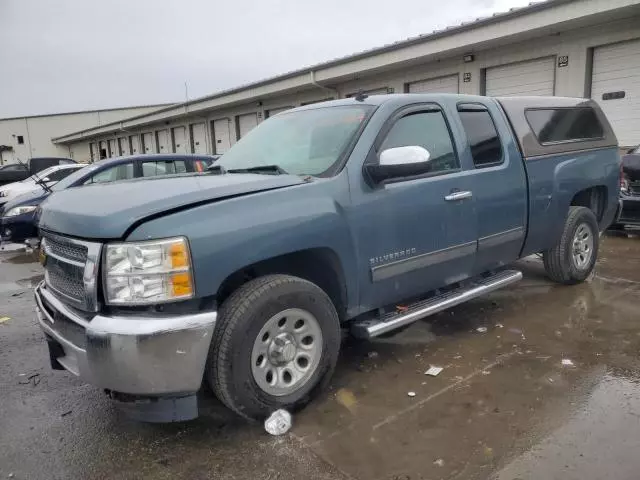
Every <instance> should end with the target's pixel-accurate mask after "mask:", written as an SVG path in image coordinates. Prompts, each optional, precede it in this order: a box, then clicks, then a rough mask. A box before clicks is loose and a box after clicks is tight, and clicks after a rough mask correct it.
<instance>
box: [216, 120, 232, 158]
mask: <svg viewBox="0 0 640 480" xmlns="http://www.w3.org/2000/svg"><path fill="white" fill-rule="evenodd" d="M213 139H214V141H213V153H216V154H218V155H221V154H223V153H225V152H226V151H227V150H229V149H230V148H231V120H229V119H228V118H220V119H218V120H214V121H213Z"/></svg>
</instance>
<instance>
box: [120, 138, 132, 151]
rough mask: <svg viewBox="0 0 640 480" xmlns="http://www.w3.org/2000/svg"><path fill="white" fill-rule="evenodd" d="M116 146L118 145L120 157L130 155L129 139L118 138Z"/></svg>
mask: <svg viewBox="0 0 640 480" xmlns="http://www.w3.org/2000/svg"><path fill="white" fill-rule="evenodd" d="M118 144H119V145H120V155H122V156H126V155H131V148H130V145H129V139H128V138H127V137H122V138H119V139H118Z"/></svg>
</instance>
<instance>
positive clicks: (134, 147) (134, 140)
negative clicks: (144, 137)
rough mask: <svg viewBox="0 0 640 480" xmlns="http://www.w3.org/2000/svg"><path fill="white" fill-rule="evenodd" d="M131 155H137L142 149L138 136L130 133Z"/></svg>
mask: <svg viewBox="0 0 640 480" xmlns="http://www.w3.org/2000/svg"><path fill="white" fill-rule="evenodd" d="M130 138H131V155H137V154H139V153H140V152H141V151H142V148H141V147H140V136H139V135H131V137H130Z"/></svg>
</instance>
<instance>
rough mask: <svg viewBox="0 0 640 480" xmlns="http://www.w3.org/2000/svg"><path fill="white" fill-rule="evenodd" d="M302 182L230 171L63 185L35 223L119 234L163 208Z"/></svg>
mask: <svg viewBox="0 0 640 480" xmlns="http://www.w3.org/2000/svg"><path fill="white" fill-rule="evenodd" d="M302 183H304V181H303V180H302V179H301V178H300V177H298V176H295V175H257V174H245V173H234V174H225V175H189V176H174V177H156V178H147V179H138V180H131V181H125V182H116V183H107V184H103V185H89V186H86V187H76V188H68V189H66V190H62V191H60V192H55V193H54V194H52V195H51V196H50V197H49V198H48V199H47V200H46V201H45V202H44V203H43V204H42V207H41V211H40V212H39V214H38V215H39V227H40V228H42V229H44V230H48V231H52V232H56V233H60V234H64V235H69V236H74V237H80V238H94V239H96V238H97V239H109V238H122V237H123V236H124V235H125V232H126V231H127V230H128V229H129V228H130V227H131V226H132V225H134V224H137V223H140V222H142V221H144V220H145V219H147V218H149V217H155V216H158V215H162V214H163V213H165V212H171V211H176V210H180V209H183V208H188V207H190V206H194V205H200V204H204V203H211V202H215V201H219V200H222V199H225V198H229V197H237V196H240V195H249V194H252V193H257V192H262V191H266V190H273V189H280V188H285V187H290V186H293V185H299V184H302ZM207 220H210V221H215V220H214V219H207Z"/></svg>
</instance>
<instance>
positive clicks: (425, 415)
mask: <svg viewBox="0 0 640 480" xmlns="http://www.w3.org/2000/svg"><path fill="white" fill-rule="evenodd" d="M35 260H36V259H35V257H34V256H33V255H26V254H24V253H19V252H14V253H7V252H0V479H2V478H16V479H76V478H77V479H103V478H104V479H107V478H109V479H130V478H131V479H134V478H135V479H138V478H140V479H165V478H167V479H168V478H171V479H174V478H178V479H181V478H184V479H214V478H215V479H218V478H220V479H227V478H228V479H252V480H258V479H265V480H266V479H274V480H275V479H298V478H300V479H385V480H386V479H390V480H416V479H497V480H516V479H519V480H528V479H544V480H552V479H563V480H571V479H580V480H587V479H604V478H607V479H609V480H617V479H637V478H640V473H639V472H640V455H638V452H639V451H640V237H637V236H633V235H630V236H606V237H603V244H602V246H601V259H600V262H599V264H598V269H597V274H596V276H595V277H594V278H593V280H592V281H591V282H589V283H586V284H583V285H578V286H574V287H564V286H557V285H554V284H552V283H550V282H549V281H548V280H547V279H546V278H545V276H544V272H543V270H542V267H541V264H540V262H539V261H538V260H536V259H527V260H525V261H523V262H520V268H521V269H522V270H523V272H524V274H525V278H524V279H523V281H521V282H520V283H519V284H517V285H515V286H512V287H509V288H507V289H504V290H502V291H499V292H496V293H494V294H492V295H490V296H488V297H485V298H482V299H478V300H476V301H473V302H470V303H468V304H465V305H462V306H460V307H457V308H454V309H452V310H449V311H446V312H443V313H441V314H439V315H436V316H434V317H431V318H430V319H428V320H426V321H420V322H418V323H416V324H414V325H413V326H412V327H410V328H409V329H407V330H404V331H403V332H401V333H399V334H397V335H395V336H394V337H391V338H386V339H382V340H379V341H375V342H357V341H353V340H346V341H345V343H344V345H343V349H342V356H341V359H340V362H339V365H338V369H337V372H336V375H335V378H334V381H333V382H332V385H331V388H330V390H329V391H328V392H326V393H325V394H324V395H323V396H322V397H321V398H319V399H318V400H317V401H316V402H314V403H312V404H311V405H310V406H309V407H307V408H306V409H305V410H304V411H302V412H299V413H297V414H296V415H295V416H294V427H293V429H292V430H291V432H290V433H288V434H287V435H285V436H282V437H271V436H269V435H268V434H267V433H265V432H264V430H263V429H262V428H261V426H260V425H257V424H249V423H246V422H244V421H243V420H239V419H238V418H236V417H234V416H233V415H232V414H230V413H228V412H227V411H226V410H225V409H224V408H223V407H221V406H220V405H219V404H218V403H217V402H216V401H215V399H214V398H212V397H211V396H210V395H208V396H206V397H205V398H204V401H203V408H202V410H203V412H202V415H201V417H200V418H199V419H198V420H195V421H193V422H188V423H183V424H168V425H151V424H142V423H136V422H133V421H131V420H128V419H127V418H125V417H124V416H123V415H122V414H121V413H119V412H118V411H117V410H115V409H114V408H113V407H112V406H111V404H110V403H109V401H108V400H107V398H105V396H104V395H103V394H102V392H101V391H99V390H98V389H96V388H94V387H92V386H90V385H83V384H82V383H81V382H80V381H79V380H77V379H75V378H74V377H73V376H71V375H70V374H68V373H66V372H61V371H52V370H51V369H50V368H49V365H48V356H47V353H46V346H45V344H44V341H43V338H42V335H41V333H40V331H39V329H38V327H37V325H36V323H35V321H34V319H33V298H32V292H31V288H32V286H33V285H34V284H35V283H36V282H37V281H38V280H39V279H40V278H41V277H42V272H41V269H40V267H39V265H38V264H37V262H36V261H35ZM6 317H9V319H6ZM482 327H485V328H486V331H484V328H482ZM478 329H480V330H478ZM563 360H564V363H563ZM431 365H435V366H440V367H443V368H444V369H443V371H442V372H441V373H440V374H439V375H438V376H436V377H431V376H427V375H425V374H424V372H425V371H426V370H427V369H428V368H429V366H431ZM409 392H415V396H413V397H410V396H409V395H408V393H409Z"/></svg>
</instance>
